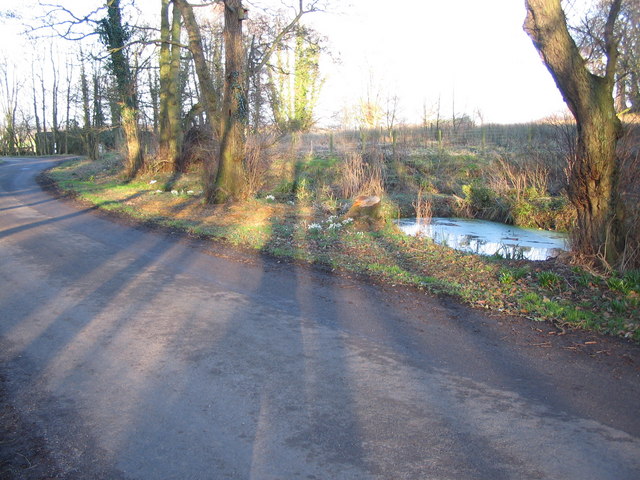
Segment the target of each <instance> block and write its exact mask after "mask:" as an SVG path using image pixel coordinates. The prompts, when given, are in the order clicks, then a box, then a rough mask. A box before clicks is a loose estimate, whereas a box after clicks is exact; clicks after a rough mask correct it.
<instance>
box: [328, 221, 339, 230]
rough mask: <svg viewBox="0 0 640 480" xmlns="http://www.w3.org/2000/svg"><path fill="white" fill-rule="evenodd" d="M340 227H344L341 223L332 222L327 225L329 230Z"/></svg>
mask: <svg viewBox="0 0 640 480" xmlns="http://www.w3.org/2000/svg"><path fill="white" fill-rule="evenodd" d="M340 227H342V224H341V223H330V224H329V226H328V227H327V229H328V230H338V229H340Z"/></svg>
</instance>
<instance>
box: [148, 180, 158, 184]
mask: <svg viewBox="0 0 640 480" xmlns="http://www.w3.org/2000/svg"><path fill="white" fill-rule="evenodd" d="M154 183H158V180H151V181H150V182H149V185H153V184H154Z"/></svg>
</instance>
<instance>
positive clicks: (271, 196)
mask: <svg viewBox="0 0 640 480" xmlns="http://www.w3.org/2000/svg"><path fill="white" fill-rule="evenodd" d="M264 198H265V200H269V201H273V200H275V199H276V197H274V196H273V195H267V196H266V197H264Z"/></svg>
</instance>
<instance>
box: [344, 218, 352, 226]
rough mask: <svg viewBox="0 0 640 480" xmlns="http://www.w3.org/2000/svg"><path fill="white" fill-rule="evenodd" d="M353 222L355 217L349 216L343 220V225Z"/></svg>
mask: <svg viewBox="0 0 640 480" xmlns="http://www.w3.org/2000/svg"><path fill="white" fill-rule="evenodd" d="M351 222H353V218H351V217H347V218H345V219H344V220H343V221H342V224H343V225H349V224H350V223H351Z"/></svg>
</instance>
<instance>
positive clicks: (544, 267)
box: [48, 158, 640, 342]
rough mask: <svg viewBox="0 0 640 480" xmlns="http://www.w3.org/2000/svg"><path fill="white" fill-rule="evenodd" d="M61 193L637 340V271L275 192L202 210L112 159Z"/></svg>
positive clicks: (79, 175) (65, 175)
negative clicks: (481, 243) (607, 271)
mask: <svg viewBox="0 0 640 480" xmlns="http://www.w3.org/2000/svg"><path fill="white" fill-rule="evenodd" d="M48 176H49V178H50V179H51V180H53V181H54V182H55V183H56V184H57V186H58V188H59V190H61V191H62V192H65V193H69V194H73V195H74V196H76V197H77V198H79V199H81V200H84V201H87V202H90V203H91V204H93V205H96V206H98V207H100V208H102V209H105V210H109V211H112V212H117V213H118V214H122V215H126V216H127V217H130V218H134V219H138V220H141V221H144V222H147V223H152V224H155V225H159V226H164V227H169V228H174V229H180V230H183V231H185V232H187V233H189V234H193V235H197V236H200V237H205V238H210V239H212V240H216V241H219V242H223V243H224V244H228V245H232V246H238V247H242V248H247V249H252V250H255V251H258V252H262V253H265V254H269V255H272V256H276V257H282V258H287V259H292V260H296V261H302V262H306V263H309V264H320V265H323V266H326V267H329V268H331V269H334V270H340V271H346V272H353V273H357V274H359V275H362V276H365V277H368V278H370V279H373V280H375V281H383V282H390V283H392V284H402V285H408V286H412V287H415V288H417V289H419V290H424V291H428V292H431V293H434V294H446V295H450V296H452V297H454V298H457V299H459V300H460V301H462V302H464V303H467V304H469V305H472V306H474V307H477V308H483V309H488V310H492V311H498V312H503V313H507V314H511V315H518V316H524V317H526V318H529V319H531V320H534V321H549V322H552V323H553V324H554V325H555V326H557V327H559V328H560V329H564V328H580V329H584V330H588V331H594V332H598V333H604V334H608V335H613V336H620V337H624V338H627V339H631V340H633V341H635V342H640V274H638V272H629V273H628V274H626V275H625V276H621V277H616V276H614V277H609V278H605V277H600V276H596V275H593V274H591V273H589V272H586V271H584V270H582V269H580V268H577V267H570V266H568V265H566V264H564V263H562V262H560V261H559V260H548V261H545V262H531V261H526V260H505V259H500V258H492V257H482V256H477V255H472V254H466V253H462V252H458V251H455V250H453V249H450V248H448V247H445V246H441V245H437V244H434V243H433V242H431V241H430V240H428V239H425V238H416V237H409V236H406V235H404V234H403V233H401V232H399V231H398V230H397V229H396V228H395V227H394V226H393V225H389V226H388V227H386V228H384V229H382V230H380V231H369V230H363V229H359V228H358V226H357V225H355V224H354V223H353V222H351V221H350V219H346V218H344V217H339V216H336V215H332V216H330V215H328V214H327V213H325V212H326V210H323V208H322V206H321V205H315V204H313V203H312V202H310V201H304V200H300V199H296V200H295V201H292V200H289V201H277V200H276V199H275V198H274V197H273V196H267V197H265V198H260V199H251V200H249V201H246V202H243V203H239V204H233V205H224V206H210V205H205V204H204V203H203V201H202V195H201V190H202V189H201V186H200V184H199V182H200V179H199V178H198V177H197V176H190V175H182V176H181V177H180V178H177V179H176V178H171V177H170V176H169V175H161V174H155V175H153V176H141V177H139V178H137V179H136V180H135V181H132V182H124V181H122V180H121V179H120V178H119V177H118V169H117V168H115V166H114V161H113V160H109V158H107V159H106V160H103V161H99V162H90V161H87V160H74V161H69V162H65V163H63V164H61V165H60V166H58V167H56V168H54V169H53V170H51V171H49V172H48Z"/></svg>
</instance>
